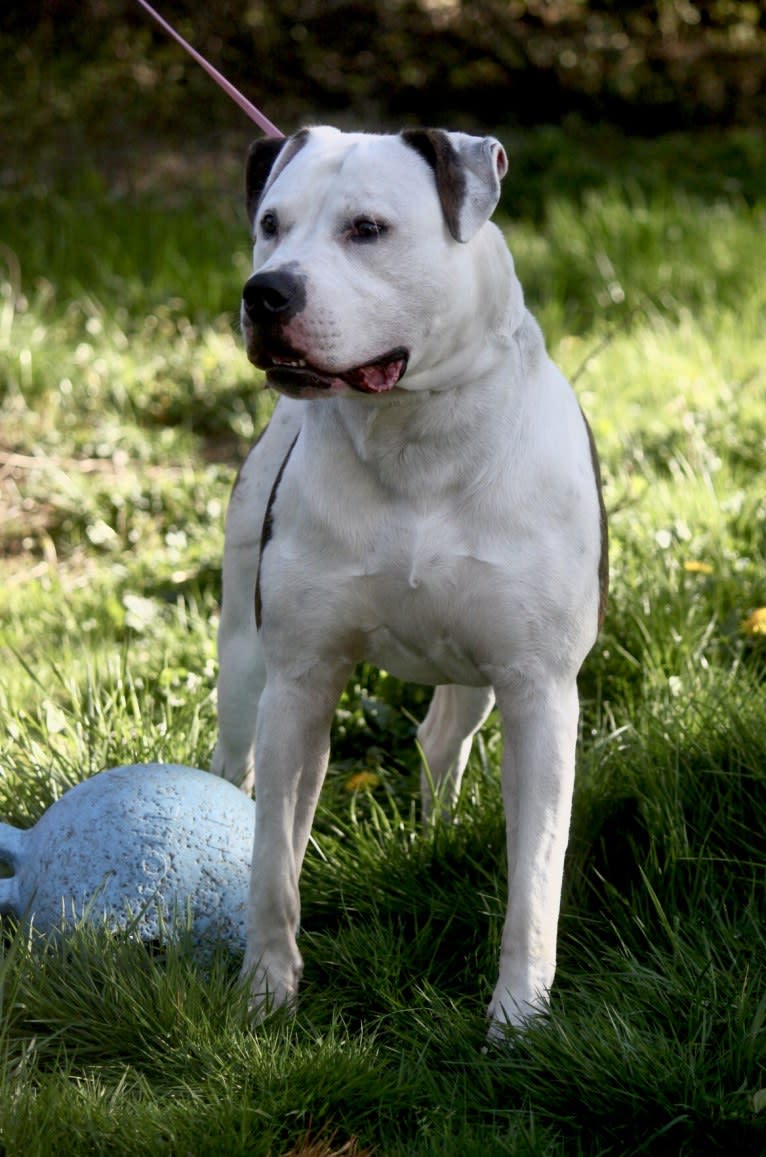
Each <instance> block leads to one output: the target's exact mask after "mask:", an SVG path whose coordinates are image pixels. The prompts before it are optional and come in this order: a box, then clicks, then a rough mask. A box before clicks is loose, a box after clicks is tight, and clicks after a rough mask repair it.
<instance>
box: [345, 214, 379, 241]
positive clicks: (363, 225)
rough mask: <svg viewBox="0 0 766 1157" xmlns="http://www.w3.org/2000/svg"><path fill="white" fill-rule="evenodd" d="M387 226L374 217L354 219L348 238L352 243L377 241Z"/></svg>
mask: <svg viewBox="0 0 766 1157" xmlns="http://www.w3.org/2000/svg"><path fill="white" fill-rule="evenodd" d="M386 232H388V226H387V225H385V224H384V223H383V222H382V221H376V220H375V218H374V217H355V218H354V220H353V221H352V222H351V231H350V237H351V240H352V241H362V242H364V241H379V240H380V238H381V237H382V236H383V234H384V233H386Z"/></svg>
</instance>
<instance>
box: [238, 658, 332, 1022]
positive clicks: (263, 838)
mask: <svg viewBox="0 0 766 1157" xmlns="http://www.w3.org/2000/svg"><path fill="white" fill-rule="evenodd" d="M347 673H348V672H347V671H345V670H344V672H343V673H342V675H338V674H337V673H336V677H335V678H327V677H326V675H325V674H324V673H322V674H321V675H320V674H319V673H318V672H317V671H316V670H315V671H314V672H312V680H315V681H312V682H311V683H309V681H308V680H305V681H303V680H302V681H290V682H287V681H284V680H281V679H273V678H270V679H269V680H268V681H267V684H266V688H265V690H264V692H263V695H262V697H261V703H260V707H259V711H258V722H257V729H256V752H257V761H258V768H257V785H256V798H255V842H254V849H253V866H252V875H251V878H250V898H249V907H248V933H247V949H246V952H245V961H244V964H243V968H242V972H243V976H244V977H245V978H246V980H247V983H248V985H249V986H250V992H251V999H250V1010H251V1012H252V1013H253V1015H254V1016H255V1017H256V1018H257V1019H261V1018H262V1017H263V1016H264V1015H265V1014H266V1013H267V1012H269V1011H270V1010H271V1009H273V1008H277V1007H281V1006H285V1005H287V1006H291V1005H292V1004H294V1002H295V998H296V994H297V991H298V982H299V980H300V975H301V972H302V968H303V962H302V960H301V955H300V952H299V951H298V946H297V943H296V933H297V930H298V923H299V920H300V898H299V892H298V880H299V877H300V871H301V866H302V864H303V857H304V855H305V852H306V847H307V845H308V839H309V834H310V831H311V824H312V821H313V818H314V812H315V811H316V805H317V801H318V799H319V792H320V790H321V787H322V782H323V780H324V776H325V772H326V770H327V761H328V757H329V750H330V724H331V722H332V715H333V710H334V707H335V704H336V702H337V699H338V696H339V695H340V691H341V690H342V688H343V685H344V683H345V679H346V676H347Z"/></svg>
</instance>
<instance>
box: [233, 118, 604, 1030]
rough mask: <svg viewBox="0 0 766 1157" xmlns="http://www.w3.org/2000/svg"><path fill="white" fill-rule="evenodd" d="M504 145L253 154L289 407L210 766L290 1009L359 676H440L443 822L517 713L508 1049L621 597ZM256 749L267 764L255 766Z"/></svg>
mask: <svg viewBox="0 0 766 1157" xmlns="http://www.w3.org/2000/svg"><path fill="white" fill-rule="evenodd" d="M506 169H507V160H506V156H505V153H504V151H503V149H502V147H501V145H500V144H499V142H498V141H496V140H494V139H492V138H485V139H480V138H477V137H470V136H466V135H464V134H461V133H446V132H442V131H440V130H412V131H406V132H403V133H402V134H401V135H399V136H396V135H391V136H373V135H366V134H356V133H353V134H351V133H350V134H346V133H341V132H338V131H337V130H335V129H331V128H312V129H310V130H303V131H301V132H299V133H298V134H297V135H295V136H294V137H291V138H290V139H288V140H286V141H281V140H274V139H267V140H264V141H261V142H258V143H256V144H255V145H254V146H253V148H252V150H251V152H250V156H249V160H248V172H247V199H248V208H249V213H250V216H251V219H252V224H253V234H254V239H255V249H254V269H255V273H254V275H253V276H252V277H251V278H250V280H249V281H248V282H247V284H246V286H245V289H244V294H243V303H242V324H243V329H244V333H245V338H246V342H247V351H248V356H249V357H250V360H251V361H252V362H254V363H255V365H257V366H260V367H261V368H262V369H264V370H265V371H266V374H267V381H268V383H269V384H270V385H271V386H273V387H275V388H276V389H277V390H279V392H280V393H281V394H283V395H285V396H284V397H282V398H281V399H280V400H279V403H278V405H277V407H276V410H275V412H274V416H273V419H272V421H271V423H270V425H269V426H268V428H267V430H266V431H265V433H264V434H263V435H262V437H261V439H260V440H259V442H258V443H257V445H256V447H255V448H254V450H253V451H252V452H251V454H250V456H249V457H248V459H247V461H246V462H245V465H244V467H243V469H242V471H241V473H240V476H239V479H238V481H237V484H236V486H235V489H234V493H233V496H232V500H231V507H230V510H229V515H228V524H227V530H226V548H225V557H224V579H223V589H224V597H223V609H222V615H221V625H220V634H219V652H220V664H221V671H220V681H219V685H218V707H219V716H220V734H219V740H218V745H217V747H216V752H215V755H214V763H213V769H214V771H215V772H216V773H217V774H219V775H223V776H225V777H226V778H227V779H229V780H231V781H233V782H234V783H237V784H241V785H243V786H244V787H245V788H246V789H247V790H249V789H250V788H251V787H252V786H253V776H254V772H253V769H254V764H255V787H256V835H255V851H254V860H253V874H252V885H251V894H250V907H249V930H248V946H247V953H246V958H245V964H244V972H245V973H246V974H247V976H248V977H249V980H250V983H251V986H252V994H253V1000H252V1005H253V1009H254V1012H255V1013H256V1015H262V1014H263V1012H265V1011H266V1010H268V1009H269V1008H271V1007H273V1006H279V1005H285V1004H287V1005H289V1004H292V1002H294V1000H295V996H296V992H297V988H298V981H299V978H300V975H301V968H302V962H301V956H300V953H299V952H298V948H297V945H296V930H297V926H298V920H299V894H298V878H299V875H300V871H301V865H302V862H303V857H304V853H305V851H306V846H307V842H308V839H309V832H310V829H311V823H312V819H313V816H314V811H315V808H316V804H317V798H318V796H319V791H320V788H321V786H322V780H323V777H324V774H325V770H326V767H327V760H328V751H329V733H330V724H331V720H332V716H333V711H334V708H335V706H336V703H337V700H338V698H339V696H340V694H341V692H342V690H343V688H344V686H345V684H346V681H347V680H348V678H349V674H350V672H351V670H352V668H353V666H354V664H355V663H357V662H358V661H359V660H362V659H367V660H371V661H373V662H375V663H377V664H379V665H380V666H382V667H384V668H385V669H386V670H387V671H390V672H392V673H393V674H395V675H397V676H399V677H400V678H402V679H408V680H415V681H418V682H422V683H430V684H434V685H436V691H435V693H434V697H433V701H432V704H431V707H430V709H429V711H428V714H427V716H426V719H425V721H424V722H423V724H422V725H421V727H420V729H419V732H418V736H419V739H420V742H421V744H422V748H423V752H424V754H425V759H426V762H427V771H426V772H424V775H423V787H424V790H425V798H424V803H423V807H424V812H425V813H426V814H428V812H429V810H430V808H431V805H432V801H431V798H430V792H431V785H432V784H433V785H434V786H435V788H436V798H437V801H438V804H439V806H440V807H441V808H444V809H445V810H447V811H448V810H449V807H450V805H451V804H452V803H453V802H454V800H455V799H456V797H457V794H458V791H459V788H460V779H461V775H462V773H463V770H464V768H465V765H466V761H467V759H468V753H469V750H470V747H471V739H472V736H473V734H474V732H475V731H476V730H477V728H478V727H480V725H481V724H482V722H483V721H484V719H485V718H486V716H487V714H488V712H489V711H490V709H491V707H492V705H493V703H494V702H497V705H498V707H499V710H500V714H501V717H502V722H503V725H504V730H505V753H504V756H503V764H502V787H503V798H504V802H505V810H506V828H507V843H508V909H507V915H506V918H505V925H504V928H503V937H502V951H501V956H500V970H499V978H498V981H497V984H496V986H495V990H494V994H493V996H492V1001H491V1003H490V1006H489V1015H490V1017H491V1018H492V1029H491V1031H492V1032H493V1033H495V1034H497V1033H499V1032H501V1030H502V1026H504V1025H506V1024H510V1025H517V1026H518V1025H521V1024H523V1023H524V1021H525V1020H527V1019H528V1018H529V1017H530V1016H532V1015H534V1014H535V1013H537V1012H539V1011H541V1010H542V1009H544V1008H545V1006H546V1002H547V997H548V991H549V989H550V986H551V983H552V981H553V976H554V970H555V961H556V931H557V923H558V913H559V904H560V895H561V882H562V872H563V866H564V852H565V848H566V844H567V836H568V827H569V819H570V809H571V799H572V788H573V778H574V761H575V741H576V737H577V720H578V699H577V685H576V678H577V673H578V670H579V668H580V666H581V664H582V662H583V659H584V658H585V656H586V655H587V653H588V651H589V649H590V648H591V646H592V645H593V642H594V640H595V638H596V634H597V631H598V627H599V624H600V621H601V617H602V615H603V610H604V603H605V597H606V576H607V564H606V524H605V518H604V510H603V505H602V502H601V495H600V480H599V469H598V464H597V460H596V456H595V451H594V448H593V443H592V440H591V437H590V432H589V430H588V427H587V424H586V422H585V419H584V418H583V415H582V412H581V411H580V408H579V406H578V404H577V402H576V400H575V397H574V395H573V393H572V391H571V389H570V387H569V385H568V384H567V382H566V381H565V379H564V378H563V377H562V375H561V373H560V372H559V371H558V369H557V368H556V367H555V366H554V365H553V363H552V362H551V360H550V359H549V357H548V355H547V353H546V350H545V346H544V342H543V338H542V336H541V333H540V330H539V328H538V325H537V323H536V322H535V320H534V319H533V318H532V316H531V315H530V313H529V312H528V311H527V310H526V308H525V305H524V297H523V294H522V289H521V286H520V284H519V282H518V279H517V278H516V275H515V272H514V266H513V261H512V259H511V256H510V254H509V252H508V250H507V248H506V245H505V243H504V241H503V237H502V235H501V233H500V231H499V230H498V229H497V228H496V227H495V226H494V225H492V224H491V223H489V217H490V215H491V214H492V212H493V210H494V208H495V206H496V204H497V200H498V197H499V191H500V180H501V178H502V177H503V176H504V175H505V172H506ZM254 752H255V755H254Z"/></svg>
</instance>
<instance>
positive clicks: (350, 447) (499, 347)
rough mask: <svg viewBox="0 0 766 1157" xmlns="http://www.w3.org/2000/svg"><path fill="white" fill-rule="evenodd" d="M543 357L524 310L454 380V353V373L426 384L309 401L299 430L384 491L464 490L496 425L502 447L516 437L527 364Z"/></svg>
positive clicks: (482, 465) (478, 471)
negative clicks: (502, 434) (346, 457)
mask: <svg viewBox="0 0 766 1157" xmlns="http://www.w3.org/2000/svg"><path fill="white" fill-rule="evenodd" d="M546 356H547V355H546V352H545V346H544V343H543V338H542V334H541V333H540V329H539V327H538V325H537V322H536V321H535V319H534V318H533V317H532V315H531V314H530V313H528V312H527V311H526V310H524V312H523V317H522V321H521V324H520V325H518V326H517V328H516V330H515V332H514V333H513V334H512V335H508V334H497V333H496V334H495V335H493V337H492V338H491V340H488V341H487V342H486V343H485V345H484V346H483V347H482V349H481V350H480V351H478V353H477V351H472V352H471V361H472V366H471V370H470V372H469V373H468V374H467V375H466V376H465V377H463V378H462V380H461V377H460V374H461V372H463V373H464V372H465V371H464V367H463V366H462V361H463V358H462V354H461V353H458V354H456V355H455V358H454V362H455V366H454V370H455V372H454V374H452V373H451V372H450V371H449V363H447V366H446V367H443V371H444V369H446V370H447V372H446V373H444V372H443V373H442V375H441V376H440V379H439V381H438V383H437V384H436V385H435V387H434V388H433V389H420V390H411V391H405V390H398V391H395V392H394V393H392V394H391V395H388V396H385V397H378V398H374V399H372V398H367V397H358V398H357V397H339V398H332V399H327V400H326V401H321V402H313V403H309V406H310V409H308V410H307V412H306V418H305V420H304V426H305V427H306V433H307V434H308V435H309V436H310V437H314V438H316V445H317V446H319V445H321V446H322V447H323V448H324V451H325V452H327V453H331V454H340V453H342V454H351V455H352V457H353V458H354V459H355V460H356V462H357V464H358V465H359V467H361V468H362V469H364V470H365V471H370V472H372V473H373V474H374V475H375V477H376V478H377V479H378V480H379V482H380V483H382V484H383V486H384V487H385V488H386V489H387V490H388V491H390V492H391V493H392V494H397V495H405V494H406V495H409V496H410V497H412V498H415V497H416V496H422V498H423V499H424V500H425V501H428V500H433V499H434V498H435V497H437V494H438V493H439V492H441V493H446V492H449V491H454V490H457V491H465V490H467V489H469V488H471V487H472V486H474V485H476V484H477V480H478V479H480V478H481V477H483V475H484V472H485V469H486V463H487V460H488V459H489V458H491V454H490V448H491V447H493V446H494V445H495V444H496V437H497V428H498V423H500V424H501V425H502V427H503V429H504V430H505V431H506V436H507V438H508V441H509V452H511V451H512V443H513V441H514V438H516V437H519V438H521V437H523V426H524V420H525V419H524V415H525V412H526V409H527V406H526V401H527V399H526V396H525V390H526V389H527V387H528V383H529V382H530V380H534V377H535V374H534V364H535V362H537V361H538V360H539V359H540V358H543V357H546ZM498 359H501V360H502V363H503V368H502V372H501V373H499V374H498V372H497V364H498ZM455 383H460V384H455Z"/></svg>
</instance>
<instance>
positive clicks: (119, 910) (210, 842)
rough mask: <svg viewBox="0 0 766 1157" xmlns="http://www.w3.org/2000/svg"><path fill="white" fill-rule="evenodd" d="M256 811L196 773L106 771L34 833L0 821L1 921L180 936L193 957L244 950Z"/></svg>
mask: <svg viewBox="0 0 766 1157" xmlns="http://www.w3.org/2000/svg"><path fill="white" fill-rule="evenodd" d="M254 829H255V805H254V803H253V802H252V800H250V799H248V798H247V796H245V795H244V794H243V793H242V792H241V791H238V790H237V788H235V787H233V786H232V785H231V784H229V783H226V782H225V781H224V780H220V779H217V778H215V777H214V776H211V775H209V774H208V773H207V772H204V771H199V770H197V769H196V768H191V767H181V766H179V765H177V764H162V763H150V764H144V765H134V766H131V767H113V768H111V769H109V770H108V771H102V772H101V773H100V774H99V775H96V776H94V777H93V778H92V779H88V780H86V781H85V782H84V783H81V784H78V785H77V787H74V788H72V789H71V790H70V791H68V792H66V794H65V795H63V796H62V797H61V799H59V800H57V801H56V803H54V804H53V805H52V806H51V807H50V808H49V809H48V810H47V811H46V812H45V813H44V814H43V815H42V816H41V818H40V819H39V820H38V822H37V823H36V824H35V826H34V827H33V828H30V829H29V830H28V831H23V830H20V829H18V828H15V827H11V826H10V825H9V824H0V861H2V862H4V863H6V864H7V865H8V866H9V867H10V869H11V870H12V871H13V875H12V876H11V877H10V878H8V879H4V880H0V912H3V913H13V914H15V915H16V916H19V917H22V918H24V920H25V921H27V922H28V923H29V924H31V925H32V926H33V927H34V928H35V929H36V930H37V931H39V932H43V933H50V932H54V933H55V932H56V931H58V930H59V929H61V928H62V927H65V926H67V925H71V924H72V923H74V922H75V921H77V920H78V919H81V918H84V919H85V920H87V921H89V922H91V923H94V924H99V925H101V924H104V925H106V927H108V928H110V929H112V930H119V929H124V928H127V927H129V928H130V929H131V930H132V931H133V932H134V933H135V934H136V935H138V936H140V937H141V939H143V940H147V941H150V940H158V939H163V938H165V936H166V935H167V934H168V933H169V932H172V930H173V928H174V925H176V923H177V921H180V924H178V927H182V928H186V926H187V923H186V922H187V920H188V926H189V929H190V935H191V940H192V943H193V946H194V949H195V951H198V952H203V953H204V952H205V951H208V950H209V949H210V947H211V946H212V945H214V944H216V943H223V944H225V945H227V946H228V947H230V948H231V949H233V950H234V951H236V952H242V951H243V950H244V946H245V914H246V909H247V892H248V883H249V876H250V862H251V858H252V850H253V832H254Z"/></svg>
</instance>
